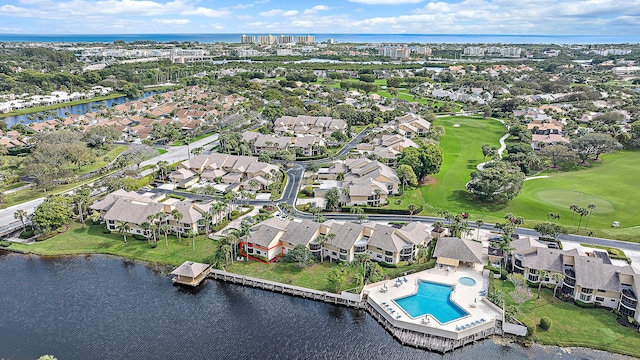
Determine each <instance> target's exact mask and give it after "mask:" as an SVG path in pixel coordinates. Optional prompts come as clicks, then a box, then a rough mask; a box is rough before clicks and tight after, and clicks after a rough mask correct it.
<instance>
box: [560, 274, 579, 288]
mask: <svg viewBox="0 0 640 360" xmlns="http://www.w3.org/2000/svg"><path fill="white" fill-rule="evenodd" d="M563 283H564V284H565V285H567V286H570V287H572V288H573V287H575V286H576V279H572V278H570V277H565V278H564V280H563Z"/></svg>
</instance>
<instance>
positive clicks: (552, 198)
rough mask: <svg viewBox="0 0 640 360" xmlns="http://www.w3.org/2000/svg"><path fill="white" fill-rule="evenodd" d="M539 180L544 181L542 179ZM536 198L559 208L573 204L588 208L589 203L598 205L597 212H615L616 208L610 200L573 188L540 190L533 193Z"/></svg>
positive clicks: (602, 213)
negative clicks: (573, 189)
mask: <svg viewBox="0 0 640 360" xmlns="http://www.w3.org/2000/svg"><path fill="white" fill-rule="evenodd" d="M539 181H544V179H540V180H539ZM531 195H532V196H533V197H534V198H535V199H537V200H540V201H541V202H544V203H546V204H549V205H553V206H557V207H559V208H569V206H571V205H572V204H576V205H578V206H580V207H583V208H587V206H588V205H589V204H595V205H596V212H597V213H598V214H601V215H604V214H609V213H613V212H614V211H615V208H614V206H613V204H612V203H610V202H609V201H607V200H605V199H603V198H601V197H598V196H594V195H591V194H587V193H582V192H578V191H572V190H540V191H536V192H534V193H533V194H531Z"/></svg>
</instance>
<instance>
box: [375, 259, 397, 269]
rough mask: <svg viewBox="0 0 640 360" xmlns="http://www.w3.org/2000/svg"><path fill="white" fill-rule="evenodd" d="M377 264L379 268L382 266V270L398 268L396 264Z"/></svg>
mask: <svg viewBox="0 0 640 360" xmlns="http://www.w3.org/2000/svg"><path fill="white" fill-rule="evenodd" d="M378 264H380V266H382V267H383V268H390V269H393V268H397V267H398V266H397V265H396V264H389V263H386V262H384V261H380V262H379V263H378Z"/></svg>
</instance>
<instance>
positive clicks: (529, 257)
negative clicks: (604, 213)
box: [511, 239, 640, 321]
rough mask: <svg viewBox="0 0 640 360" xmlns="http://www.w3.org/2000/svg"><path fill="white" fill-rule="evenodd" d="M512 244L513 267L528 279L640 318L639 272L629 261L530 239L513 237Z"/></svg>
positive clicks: (600, 252) (576, 297) (560, 292)
mask: <svg viewBox="0 0 640 360" xmlns="http://www.w3.org/2000/svg"><path fill="white" fill-rule="evenodd" d="M511 247H512V248H514V250H513V253H512V261H513V270H514V272H518V273H521V274H523V275H524V277H525V279H526V280H527V281H529V282H531V283H534V284H538V283H540V282H542V283H543V284H549V285H553V286H555V287H557V289H558V292H559V293H558V294H556V295H560V296H564V297H567V298H570V299H573V300H574V301H576V302H581V303H584V304H593V305H595V306H601V307H606V308H610V309H615V310H617V311H619V312H620V313H621V314H623V315H626V316H629V317H633V318H634V319H635V320H636V321H638V320H640V316H639V312H640V308H639V307H638V297H637V294H638V292H639V291H640V273H638V271H637V270H635V269H634V268H633V267H631V266H630V265H626V266H618V265H614V264H612V262H611V260H610V259H609V256H608V254H607V253H606V252H605V251H598V250H595V249H594V250H593V251H590V250H589V251H584V250H581V249H571V250H559V249H549V248H548V247H547V246H546V245H545V244H542V243H540V242H538V241H536V240H531V239H519V240H516V241H513V242H512V243H511ZM542 271H545V272H546V274H547V276H545V277H544V278H542V277H541V276H540V275H541V274H542ZM554 274H558V275H559V276H558V277H556V276H554ZM556 279H557V280H556Z"/></svg>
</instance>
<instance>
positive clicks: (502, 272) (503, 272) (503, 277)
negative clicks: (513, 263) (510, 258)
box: [500, 270, 508, 280]
mask: <svg viewBox="0 0 640 360" xmlns="http://www.w3.org/2000/svg"><path fill="white" fill-rule="evenodd" d="M507 275H508V273H507V270H500V280H507Z"/></svg>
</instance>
